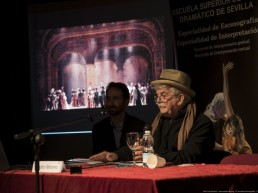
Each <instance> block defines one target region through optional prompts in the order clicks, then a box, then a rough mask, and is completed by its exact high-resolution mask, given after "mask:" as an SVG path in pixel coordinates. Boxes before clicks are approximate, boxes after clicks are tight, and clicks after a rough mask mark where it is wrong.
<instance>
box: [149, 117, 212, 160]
mask: <svg viewBox="0 0 258 193" xmlns="http://www.w3.org/2000/svg"><path fill="white" fill-rule="evenodd" d="M184 115H185V112H181V113H180V115H178V116H177V117H176V118H174V119H168V118H161V120H160V123H159V126H158V128H157V130H156V131H155V133H154V135H153V137H154V150H155V153H156V154H158V155H159V156H161V157H164V158H165V159H166V161H167V162H171V163H172V164H176V165H177V164H184V163H206V162H208V158H209V156H210V155H211V154H212V152H213V148H214V144H215V137H214V132H213V126H212V122H211V121H210V119H209V118H208V117H207V116H205V115H203V114H199V115H198V116H197V117H196V119H195V121H194V124H193V127H192V128H191V130H190V133H189V136H188V138H187V140H186V142H185V144H184V147H183V149H182V150H178V149H177V141H178V132H179V129H180V127H181V124H182V121H183V119H184Z"/></svg>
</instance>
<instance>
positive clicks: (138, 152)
mask: <svg viewBox="0 0 258 193" xmlns="http://www.w3.org/2000/svg"><path fill="white" fill-rule="evenodd" d="M142 153H143V146H138V147H136V148H135V150H134V156H135V157H134V160H135V161H142Z"/></svg>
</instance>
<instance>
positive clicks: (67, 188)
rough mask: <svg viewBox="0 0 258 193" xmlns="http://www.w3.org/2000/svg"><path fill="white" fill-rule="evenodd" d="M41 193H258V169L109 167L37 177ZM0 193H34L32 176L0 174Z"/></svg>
mask: <svg viewBox="0 0 258 193" xmlns="http://www.w3.org/2000/svg"><path fill="white" fill-rule="evenodd" d="M40 185H41V190H40V192H41V193H163V192H164V193H169V192H176V193H178V192H182V193H187V192H258V165H256V166H248V165H222V164H221V165H219V164H218V165H213V164H210V165H201V164H200V165H198V164H197V165H193V166H169V167H164V168H156V169H148V168H143V167H139V166H133V167H120V168H118V167H115V166H112V165H108V166H101V167H95V168H88V169H87V168H86V169H83V171H82V174H70V172H69V171H66V172H63V173H55V174H53V173H40ZM0 193H35V174H34V173H32V172H31V171H24V170H16V171H14V170H13V171H8V172H5V173H2V174H0Z"/></svg>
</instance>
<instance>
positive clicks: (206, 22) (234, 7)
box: [170, 0, 258, 152]
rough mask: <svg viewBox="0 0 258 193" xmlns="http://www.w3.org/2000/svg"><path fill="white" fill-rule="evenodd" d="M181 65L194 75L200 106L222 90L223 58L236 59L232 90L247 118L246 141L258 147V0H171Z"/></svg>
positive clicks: (236, 107) (237, 107) (237, 106)
mask: <svg viewBox="0 0 258 193" xmlns="http://www.w3.org/2000/svg"><path fill="white" fill-rule="evenodd" d="M170 8H171V12H172V18H173V23H174V28H175V34H176V37H175V40H176V45H177V56H178V65H177V68H179V69H181V70H183V71H186V72H187V73H188V74H190V76H191V77H192V86H193V89H194V90H195V91H196V92H197V96H196V101H197V103H198V105H199V106H200V107H201V109H203V110H204V109H205V107H206V105H207V104H208V103H209V102H211V100H212V99H213V97H214V95H215V94H216V93H217V92H223V90H222V89H223V77H222V63H225V64H226V63H228V62H233V63H234V68H233V70H231V71H230V72H229V92H230V99H231V103H232V106H233V109H234V112H235V113H236V114H238V115H240V117H241V118H242V120H243V123H244V127H245V134H246V138H247V141H248V142H249V143H250V145H251V147H252V148H253V151H254V152H258V143H257V139H258V129H257V128H258V122H257V112H256V111H257V109H258V100H257V99H258V89H257V88H258V87H257V84H258V67H257V66H258V63H257V61H258V17H257V16H258V2H257V1H256V0H220V1H207V0H206V1H205V0H198V1H188V0H180V1H172V0H171V1H170Z"/></svg>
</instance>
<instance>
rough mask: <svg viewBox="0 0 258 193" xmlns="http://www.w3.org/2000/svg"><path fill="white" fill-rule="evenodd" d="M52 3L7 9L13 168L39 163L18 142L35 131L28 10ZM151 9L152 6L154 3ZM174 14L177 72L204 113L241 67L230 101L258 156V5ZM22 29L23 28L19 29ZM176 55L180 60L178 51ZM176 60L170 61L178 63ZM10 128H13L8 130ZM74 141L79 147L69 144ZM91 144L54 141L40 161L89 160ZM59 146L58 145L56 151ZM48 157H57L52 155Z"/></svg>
mask: <svg viewBox="0 0 258 193" xmlns="http://www.w3.org/2000/svg"><path fill="white" fill-rule="evenodd" d="M143 1H144V0H143ZM47 2H53V1H50V0H37V1H36V0H27V1H17V2H16V3H14V2H13V1H9V2H7V3H8V5H7V7H6V8H7V9H8V10H12V11H10V12H9V14H8V15H6V23H5V24H6V25H4V30H3V33H4V35H3V37H6V40H7V41H4V42H3V48H4V49H3V56H5V57H3V61H2V63H3V64H4V65H3V67H4V69H3V70H4V71H3V73H5V74H7V75H8V77H7V78H6V79H5V81H4V82H3V88H2V89H3V91H4V92H3V93H4V94H3V96H5V100H2V104H3V105H2V109H3V110H4V111H3V112H4V113H3V114H4V117H3V119H2V124H3V125H5V127H3V126H2V127H1V130H0V133H1V134H0V139H1V141H2V143H3V147H4V148H5V150H6V154H7V157H8V159H9V161H10V164H11V165H13V164H17V163H19V164H24V163H25V164H27V163H28V162H29V161H31V160H32V159H33V149H32V145H31V142H30V140H29V139H23V140H19V141H16V140H14V138H13V136H14V134H16V133H19V132H22V131H27V130H29V129H31V128H33V125H32V120H31V117H32V112H31V95H30V92H31V90H30V82H31V80H30V59H29V58H30V54H29V35H28V20H27V19H28V18H27V16H28V15H27V14H28V13H27V6H28V5H29V4H34V3H47ZM54 2H58V0H54ZM80 2H84V3H86V4H88V5H89V6H92V5H94V6H98V5H101V6H104V5H112V4H119V3H121V2H133V1H132V0H108V1H106V0H99V1H95V0H84V1H80ZM157 2H159V0H157ZM146 4H147V5H148V1H146ZM146 9H148V6H146ZM170 10H171V13H172V14H171V18H172V19H173V24H174V29H175V37H174V36H173V34H171V36H168V37H167V40H168V41H175V42H176V45H177V50H176V51H177V55H176V57H175V58H174V59H175V61H177V63H176V68H178V69H181V70H184V71H186V72H187V73H189V74H190V75H191V77H192V86H193V89H194V90H195V91H196V92H197V96H196V101H197V103H198V105H199V106H200V110H204V108H205V107H206V105H207V104H208V103H209V102H210V101H211V99H212V98H213V96H214V94H215V93H217V92H220V91H222V69H221V66H222V63H227V62H229V61H232V62H234V63H235V67H234V69H233V70H232V71H231V72H230V74H229V87H230V97H231V101H232V105H233V108H234V110H235V112H236V113H237V114H239V115H240V116H241V117H242V119H243V121H244V125H245V133H246V137H247V140H248V142H250V144H251V146H252V148H253V150H254V152H256V153H257V152H258V143H257V136H258V129H257V128H258V123H257V113H256V109H258V102H257V98H258V91H257V85H258V68H257V61H258V52H257V45H258V35H257V20H258V19H257V17H258V5H257V1H256V0H220V1H212V0H206V1H205V0H202V1H200V0H191V1H188V0H178V1H174V0H170ZM18 23H19V24H20V25H17V24H18ZM172 52H173V53H172ZM171 53H172V54H171V55H172V56H174V51H171ZM171 55H170V57H171ZM171 58H172V57H171ZM171 58H170V61H172V59H171ZM155 111H157V109H156V108H155V107H153V111H152V112H153V114H154V112H155ZM138 113H140V114H142V110H139V112H138ZM67 116H68V115H67ZM149 119H150V118H149ZM149 119H148V120H149ZM6 125H8V126H7V127H6ZM77 136H78V135H77ZM68 138H69V139H72V140H73V141H69V140H68ZM78 139H79V140H78ZM87 140H90V138H89V137H88V136H87V135H84V134H83V135H80V136H78V137H76V136H75V135H74V136H72V137H69V136H63V137H58V136H48V137H47V139H46V142H45V144H44V145H42V146H41V152H40V153H41V154H40V156H41V158H42V159H43V158H44V156H45V157H46V158H50V157H52V158H53V159H62V158H63V159H67V158H70V157H69V156H72V157H76V155H78V156H88V154H89V150H88V149H90V148H91V147H90V143H88V142H89V141H87ZM56 141H57V142H58V144H56V145H55V142H56ZM86 141H87V142H86ZM68 142H70V143H73V147H72V148H74V149H76V151H77V150H79V151H78V152H76V153H77V154H76V155H74V154H70V155H68V153H69V152H68V150H67V149H68V147H64V146H62V145H60V143H61V144H62V143H64V144H66V143H68ZM80 144H81V145H80ZM54 148H56V149H57V151H56V150H55V149H54ZM84 148H85V149H84ZM48 152H51V153H50V154H49V155H48ZM54 152H56V154H55V153H54ZM57 154H62V155H57ZM54 156H56V157H54Z"/></svg>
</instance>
